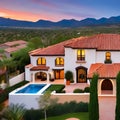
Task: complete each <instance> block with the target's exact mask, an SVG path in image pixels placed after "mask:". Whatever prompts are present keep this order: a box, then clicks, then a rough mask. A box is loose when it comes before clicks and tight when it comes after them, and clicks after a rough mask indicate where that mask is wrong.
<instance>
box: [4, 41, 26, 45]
mask: <svg viewBox="0 0 120 120" xmlns="http://www.w3.org/2000/svg"><path fill="white" fill-rule="evenodd" d="M4 44H5V45H7V46H13V45H16V44H27V42H26V41H24V40H16V41H12V42H6V43H4Z"/></svg>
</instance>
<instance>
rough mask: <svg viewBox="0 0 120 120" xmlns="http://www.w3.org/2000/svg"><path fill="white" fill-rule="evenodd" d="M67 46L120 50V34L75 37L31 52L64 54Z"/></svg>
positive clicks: (34, 53) (36, 54) (35, 54)
mask: <svg viewBox="0 0 120 120" xmlns="http://www.w3.org/2000/svg"><path fill="white" fill-rule="evenodd" d="M65 47H70V48H73V49H92V48H93V49H96V50H120V34H98V35H94V36H89V37H79V38H73V39H70V40H67V41H64V42H61V43H58V44H56V45H52V46H49V47H46V48H41V49H37V50H36V51H33V52H31V53H30V55H33V56H39V55H41V56H42V55H45V56H47V55H55V56H56V55H64V54H65Z"/></svg>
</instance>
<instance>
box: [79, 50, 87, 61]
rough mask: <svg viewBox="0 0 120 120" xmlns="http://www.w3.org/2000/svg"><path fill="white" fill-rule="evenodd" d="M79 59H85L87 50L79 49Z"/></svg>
mask: <svg viewBox="0 0 120 120" xmlns="http://www.w3.org/2000/svg"><path fill="white" fill-rule="evenodd" d="M77 60H81V61H84V60H85V50H77Z"/></svg>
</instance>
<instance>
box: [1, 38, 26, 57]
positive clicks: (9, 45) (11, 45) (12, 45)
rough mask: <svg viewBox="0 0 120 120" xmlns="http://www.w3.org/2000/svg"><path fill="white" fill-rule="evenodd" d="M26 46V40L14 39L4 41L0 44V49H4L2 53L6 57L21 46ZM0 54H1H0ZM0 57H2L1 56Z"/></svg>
mask: <svg viewBox="0 0 120 120" xmlns="http://www.w3.org/2000/svg"><path fill="white" fill-rule="evenodd" d="M26 46H27V42H26V41H23V40H16V41H12V42H6V43H3V44H1V45H0V49H3V50H4V54H5V55H6V56H7V57H11V53H13V52H16V51H18V50H20V49H22V48H25V47H26ZM0 56H2V55H1V54H0ZM1 59H2V57H1Z"/></svg>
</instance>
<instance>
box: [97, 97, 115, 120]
mask: <svg viewBox="0 0 120 120" xmlns="http://www.w3.org/2000/svg"><path fill="white" fill-rule="evenodd" d="M115 106H116V97H115V96H99V113H100V114H99V116H100V117H99V118H100V119H99V120H115Z"/></svg>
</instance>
